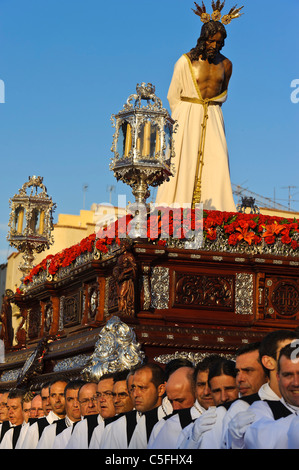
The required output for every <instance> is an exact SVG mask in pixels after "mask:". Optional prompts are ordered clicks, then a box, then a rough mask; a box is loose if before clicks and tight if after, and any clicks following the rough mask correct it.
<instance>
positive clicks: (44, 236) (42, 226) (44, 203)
mask: <svg viewBox="0 0 299 470" xmlns="http://www.w3.org/2000/svg"><path fill="white" fill-rule="evenodd" d="M28 190H30V191H29V193H28ZM9 204H10V207H11V213H10V218H9V222H8V227H9V233H8V235H7V240H8V241H9V243H10V245H11V246H14V247H15V248H17V250H18V251H20V252H21V253H23V259H24V263H23V264H22V265H20V266H19V269H20V270H21V271H22V272H23V275H24V276H25V275H26V274H28V273H29V271H30V270H31V269H32V267H33V264H32V263H33V260H34V253H35V252H36V253H41V252H42V251H44V250H45V249H46V248H49V246H50V245H51V244H52V243H53V241H54V239H53V236H52V233H51V232H52V230H53V211H54V210H55V208H56V204H55V203H53V201H52V199H51V198H50V197H49V196H48V194H47V189H46V187H45V186H44V184H43V178H42V177H41V176H32V177H29V181H28V182H27V183H25V184H23V186H22V188H21V189H20V190H19V192H18V194H15V196H14V197H13V198H11V199H10V201H9Z"/></svg>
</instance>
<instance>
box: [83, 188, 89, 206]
mask: <svg viewBox="0 0 299 470" xmlns="http://www.w3.org/2000/svg"><path fill="white" fill-rule="evenodd" d="M82 189H83V210H85V200H86V191H87V189H88V184H83V188H82Z"/></svg>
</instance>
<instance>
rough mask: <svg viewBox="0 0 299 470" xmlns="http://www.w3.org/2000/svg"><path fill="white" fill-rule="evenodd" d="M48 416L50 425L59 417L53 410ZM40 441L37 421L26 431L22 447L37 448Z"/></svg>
mask: <svg viewBox="0 0 299 470" xmlns="http://www.w3.org/2000/svg"><path fill="white" fill-rule="evenodd" d="M43 418H44V416H43ZM43 418H39V419H43ZM46 418H47V421H48V423H49V425H50V424H52V423H53V422H54V421H56V420H57V419H59V416H57V415H56V414H55V413H54V412H53V411H50V413H49V414H48V415H47V416H46ZM45 429H46V428H45ZM38 441H39V432H38V424H37V422H35V423H33V424H32V425H31V426H30V427H29V428H28V431H27V433H26V436H25V438H24V441H23V444H22V449H35V448H36V446H37V444H38Z"/></svg>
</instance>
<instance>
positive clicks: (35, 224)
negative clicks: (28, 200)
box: [29, 209, 40, 233]
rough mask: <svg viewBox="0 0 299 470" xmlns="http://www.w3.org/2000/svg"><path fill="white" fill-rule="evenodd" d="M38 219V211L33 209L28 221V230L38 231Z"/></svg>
mask: <svg viewBox="0 0 299 470" xmlns="http://www.w3.org/2000/svg"><path fill="white" fill-rule="evenodd" d="M39 220H40V211H39V210H38V209H33V211H32V216H31V219H30V222H29V227H30V230H31V231H32V232H33V233H38V228H39Z"/></svg>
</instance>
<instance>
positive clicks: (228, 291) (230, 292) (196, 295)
mask: <svg viewBox="0 0 299 470" xmlns="http://www.w3.org/2000/svg"><path fill="white" fill-rule="evenodd" d="M234 284H235V277H234V276H230V275H225V276H221V275H215V276H213V275H209V274H186V273H178V272H176V273H175V301H174V307H184V308H186V307H187V306H189V307H194V308H197V309H200V308H205V309H206V308H211V309H213V310H217V309H221V310H223V309H227V310H234Z"/></svg>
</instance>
